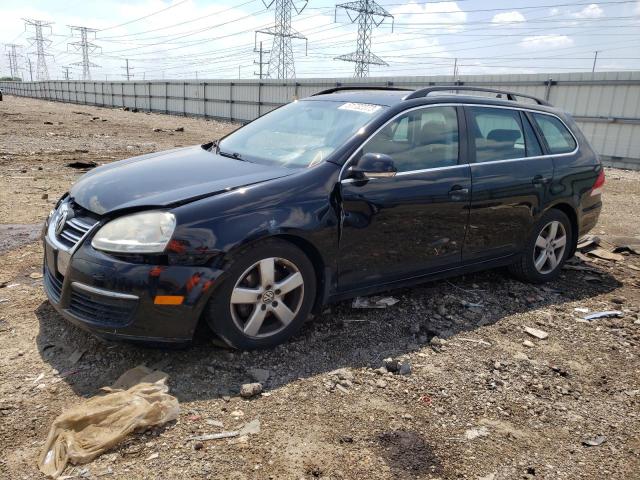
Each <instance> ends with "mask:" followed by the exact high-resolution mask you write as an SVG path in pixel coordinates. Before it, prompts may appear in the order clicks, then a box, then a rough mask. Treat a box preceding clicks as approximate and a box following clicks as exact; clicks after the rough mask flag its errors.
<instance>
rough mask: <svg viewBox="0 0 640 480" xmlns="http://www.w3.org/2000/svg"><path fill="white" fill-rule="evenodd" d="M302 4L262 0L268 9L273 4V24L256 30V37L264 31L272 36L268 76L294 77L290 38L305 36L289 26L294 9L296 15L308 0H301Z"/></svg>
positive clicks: (286, 0) (288, 1)
mask: <svg viewBox="0 0 640 480" xmlns="http://www.w3.org/2000/svg"><path fill="white" fill-rule="evenodd" d="M303 1H304V5H302V7H298V6H297V5H296V4H295V3H294V1H293V0H271V2H268V0H262V3H264V6H265V7H266V8H267V9H269V8H271V6H272V5H274V4H275V8H274V11H275V25H274V26H272V27H269V28H267V29H264V30H256V38H257V35H258V33H264V34H266V35H271V36H272V37H273V45H272V46H271V55H270V57H269V68H268V70H267V76H268V77H269V78H295V77H296V67H295V61H294V59H293V48H292V46H291V39H293V38H296V39H298V40H304V41H305V44H306V42H307V38H306V37H305V36H304V35H302V34H301V33H299V32H297V31H296V30H294V29H293V28H291V16H292V14H293V11H294V10H295V11H296V12H297V13H298V15H299V14H301V13H302V11H303V10H304V9H305V7H306V6H307V4H308V3H309V2H308V0H303Z"/></svg>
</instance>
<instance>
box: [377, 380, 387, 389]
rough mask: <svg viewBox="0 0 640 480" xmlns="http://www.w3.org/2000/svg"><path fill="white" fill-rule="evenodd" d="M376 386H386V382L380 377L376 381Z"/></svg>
mask: <svg viewBox="0 0 640 480" xmlns="http://www.w3.org/2000/svg"><path fill="white" fill-rule="evenodd" d="M376 387H378V388H387V382H385V381H384V380H382V379H380V380H378V381H377V382H376Z"/></svg>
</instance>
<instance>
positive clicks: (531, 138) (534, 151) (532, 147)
mask: <svg viewBox="0 0 640 480" xmlns="http://www.w3.org/2000/svg"><path fill="white" fill-rule="evenodd" d="M520 118H521V119H522V126H523V127H524V138H525V145H526V147H527V148H526V150H527V157H537V156H540V155H543V154H544V153H543V152H542V147H541V146H540V142H538V137H536V134H535V132H534V131H533V127H532V126H531V124H530V123H529V119H527V116H526V115H525V114H524V113H522V115H521V117H520Z"/></svg>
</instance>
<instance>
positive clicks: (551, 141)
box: [533, 113, 576, 153]
mask: <svg viewBox="0 0 640 480" xmlns="http://www.w3.org/2000/svg"><path fill="white" fill-rule="evenodd" d="M533 118H534V120H535V121H536V123H537V124H538V127H540V130H541V131H542V136H543V137H544V139H545V140H546V142H547V145H548V146H549V151H550V152H551V153H568V152H572V151H573V150H574V149H575V148H576V141H575V140H574V138H573V136H572V135H571V133H569V130H567V127H565V126H564V124H563V123H562V122H561V121H560V120H558V119H557V118H556V117H552V116H551V115H544V114H541V113H534V114H533Z"/></svg>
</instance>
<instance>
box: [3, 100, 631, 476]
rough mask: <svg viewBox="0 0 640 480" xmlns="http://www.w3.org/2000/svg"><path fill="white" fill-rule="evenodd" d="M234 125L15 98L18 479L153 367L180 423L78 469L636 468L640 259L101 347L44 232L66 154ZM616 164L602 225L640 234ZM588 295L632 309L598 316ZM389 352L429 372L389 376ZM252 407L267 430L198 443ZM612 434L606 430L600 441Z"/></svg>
mask: <svg viewBox="0 0 640 480" xmlns="http://www.w3.org/2000/svg"><path fill="white" fill-rule="evenodd" d="M49 122H50V123H49ZM177 127H184V132H176V131H174V130H175V129H176V128H177ZM232 128H234V126H233V125H231V124H223V123H219V122H206V121H204V120H197V119H188V118H181V117H171V116H164V115H156V114H145V113H134V112H124V111H121V110H109V109H102V108H91V107H83V106H77V105H64V104H59V103H52V102H43V101H37V100H30V99H17V98H15V97H10V96H5V101H4V102H2V103H0V223H1V224H2V225H0V287H2V288H0V438H1V439H2V441H1V442H0V478H7V479H21V478H24V479H33V478H41V477H42V475H41V474H40V473H39V471H38V470H37V466H36V460H37V457H38V454H39V451H40V448H41V446H42V445H43V443H44V440H45V438H46V436H47V432H48V429H49V426H50V424H51V422H52V421H53V419H54V418H55V417H56V416H57V415H58V414H59V413H60V412H62V411H64V410H65V409H66V408H68V407H69V406H70V405H73V404H75V403H76V402H79V401H81V400H82V399H83V398H87V397H90V396H93V395H96V394H97V393H98V389H99V388H100V387H102V386H104V385H110V384H111V383H113V381H114V380H115V379H116V378H117V377H118V376H119V375H120V374H121V373H123V372H124V371H126V370H127V369H129V368H132V367H134V366H136V365H139V364H141V363H144V364H146V365H149V366H154V365H155V366H161V367H162V369H163V370H164V371H166V372H167V373H168V374H169V375H170V380H169V384H170V387H171V392H172V393H173V394H174V395H176V396H177V398H178V399H179V401H180V404H181V413H180V416H179V418H178V419H177V421H175V422H171V423H170V424H168V425H166V426H164V427H162V428H158V429H153V430H151V431H148V432H146V433H143V434H136V435H132V436H130V437H128V438H127V440H126V441H125V442H123V443H122V444H120V445H119V446H118V447H116V448H114V449H113V450H111V451H110V452H108V453H106V454H104V455H102V456H101V457H99V458H98V459H96V460H95V461H93V462H92V463H89V464H87V465H81V466H76V467H69V468H68V469H67V470H66V471H65V475H68V476H69V477H68V478H118V479H120V478H127V479H131V478H135V479H137V478H166V479H192V478H212V479H218V478H219V479H265V478H272V479H307V478H325V479H364V478H371V479H373V478H375V479H392V478H393V479H413V478H429V479H435V478H440V479H454V478H455V479H460V478H464V479H485V480H489V479H494V480H499V479H518V478H532V479H533V478H545V479H605V478H606V479H632V478H634V479H637V478H638V475H639V472H640V433H639V432H640V359H639V353H640V313H639V312H640V308H639V306H640V256H637V255H633V254H625V255H624V257H623V259H622V260H621V261H617V262H612V261H606V260H596V259H594V258H592V257H590V258H589V260H590V261H589V262H588V263H584V262H581V261H580V260H575V261H574V263H573V264H572V265H571V268H572V269H567V270H565V271H564V272H563V274H562V276H561V277H560V279H559V280H557V281H556V282H553V283H552V284H550V285H546V286H537V287H536V286H531V285H525V284H522V283H519V282H517V281H515V280H513V279H511V278H510V277H509V276H508V275H507V274H506V273H505V272H504V271H501V270H500V271H492V272H486V273H481V274H477V275H469V276H465V277H459V278H454V279H452V280H450V281H449V282H438V283H431V284H426V285H424V286H421V287H419V288H414V289H405V290H401V291H395V292H391V294H392V295H393V296H395V297H396V298H398V299H399V300H400V301H399V303H398V304H397V305H395V306H392V307H389V308H387V309H383V310H358V309H353V308H351V305H350V303H349V302H344V303H341V304H338V305H334V306H332V307H331V308H330V309H327V311H326V312H325V313H324V314H323V315H322V316H321V317H320V318H317V319H315V321H313V322H309V323H308V324H307V326H306V327H305V328H304V329H303V332H302V333H301V334H300V335H298V336H297V337H296V338H294V339H293V340H292V341H291V342H289V343H287V344H286V345H283V346H281V347H279V348H277V349H275V350H272V351H262V352H250V353H247V352H231V351H227V350H224V349H221V348H219V347H216V346H214V345H212V342H211V339H210V338H208V337H206V336H203V337H202V338H200V339H199V340H198V341H197V342H196V344H195V345H194V346H193V347H191V348H189V349H186V350H172V351H166V350H165V351H163V350H154V349H149V348H142V347H139V346H132V345H125V344H112V343H103V342H100V341H98V340H96V339H94V338H93V337H91V336H89V335H88V334H86V333H84V332H83V331H80V330H78V329H77V328H75V327H72V326H70V325H69V324H67V323H66V322H65V321H64V320H63V319H62V318H60V317H59V316H58V315H57V314H56V313H55V312H54V310H53V309H52V308H51V307H50V306H49V304H48V302H47V301H46V297H45V294H44V292H43V288H42V279H41V278H40V275H39V272H40V265H41V257H42V248H41V246H40V244H39V242H38V240H37V236H38V228H39V227H38V226H39V225H40V224H41V222H42V221H43V220H44V218H45V217H46V215H47V214H48V212H49V210H50V209H51V207H52V204H53V203H54V202H55V200H56V199H57V198H58V197H59V196H60V195H61V194H62V193H64V192H65V191H66V190H67V189H68V187H69V186H70V185H71V184H72V183H73V182H74V181H75V180H76V179H77V178H78V176H79V175H80V174H81V173H82V172H81V171H79V170H76V169H73V168H70V167H68V166H66V165H67V164H68V163H70V162H74V161H83V162H84V161H95V162H97V163H104V162H109V161H112V160H116V159H121V158H125V157H128V156H133V155H135V154H139V153H142V152H150V151H155V150H161V149H166V148H170V147H174V146H178V145H189V144H194V143H203V142H204V141H206V140H210V139H214V138H217V137H218V136H220V135H221V134H222V133H223V132H226V131H229V130H230V129H232ZM154 129H161V131H154ZM607 175H608V183H607V186H606V194H605V209H604V212H603V216H602V218H601V223H600V225H599V226H598V227H597V228H596V232H594V233H596V234H599V235H602V236H607V238H609V237H608V236H612V235H613V236H627V237H636V238H637V237H638V236H639V235H640V221H639V220H638V211H640V174H639V173H632V172H624V171H618V170H608V171H607ZM43 197H44V198H43ZM576 267H577V268H578V269H576ZM583 267H587V268H588V270H584V269H582V270H581V269H580V268H583ZM478 303H479V304H481V306H480V307H477V306H473V305H472V304H478ZM470 304H471V305H470ZM575 308H581V309H582V308H588V309H589V310H590V311H602V310H613V309H618V310H622V311H623V312H624V316H623V317H622V318H608V319H600V320H595V321H592V322H585V321H583V320H581V317H582V316H583V315H584V313H582V312H580V311H576V310H575ZM524 327H534V328H537V329H540V330H543V331H545V332H547V333H548V338H546V339H544V340H540V339H537V338H534V337H532V336H530V335H528V334H527V333H525V331H524ZM80 352H84V353H83V355H82V356H81V358H80V359H79V360H77V356H78V354H79V353H80ZM74 353H76V354H75V355H74ZM387 357H393V358H398V359H400V360H401V361H404V362H408V363H409V364H410V365H411V373H410V374H408V375H399V374H394V373H384V372H382V371H380V370H379V369H380V367H381V366H382V365H383V359H385V358H387ZM76 360H77V361H76ZM255 368H260V369H264V370H267V372H258V373H260V374H261V375H263V376H265V377H268V379H267V380H264V378H263V381H264V387H265V391H264V393H263V395H262V396H260V397H257V398H254V399H251V400H245V399H243V398H241V397H240V396H239V395H238V392H239V390H240V387H241V385H242V384H244V383H247V382H249V381H253V380H252V375H254V376H255V375H256V372H254V371H253V370H252V369H255ZM338 368H344V369H346V370H343V371H340V372H339V373H337V374H336V373H332V372H333V371H334V370H336V369H338ZM254 419H259V421H260V424H261V430H260V432H259V433H258V434H255V435H251V436H248V437H239V438H232V439H222V440H211V441H206V442H204V443H203V444H196V443H195V442H194V441H190V440H187V438H188V437H190V436H192V435H199V434H205V433H215V432H218V431H221V430H236V429H237V428H238V427H240V426H242V425H244V424H246V423H247V422H249V421H251V420H254ZM213 421H219V422H222V424H223V427H220V426H216V423H215V422H213ZM598 436H604V437H605V441H604V442H602V443H600V442H594V443H599V445H597V446H587V445H584V444H583V442H584V441H586V440H593V439H596V437H598ZM600 440H602V438H601V439H600Z"/></svg>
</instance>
